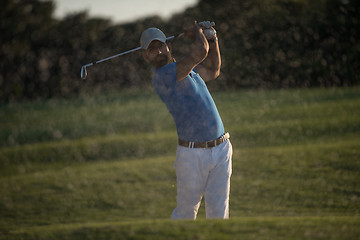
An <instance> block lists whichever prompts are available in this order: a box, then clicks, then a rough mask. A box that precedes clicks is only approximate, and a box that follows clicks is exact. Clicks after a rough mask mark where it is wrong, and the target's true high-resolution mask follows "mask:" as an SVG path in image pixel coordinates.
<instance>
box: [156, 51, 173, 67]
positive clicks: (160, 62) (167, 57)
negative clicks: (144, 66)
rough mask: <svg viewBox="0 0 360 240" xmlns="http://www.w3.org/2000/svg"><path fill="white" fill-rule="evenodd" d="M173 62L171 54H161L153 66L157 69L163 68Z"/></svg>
mask: <svg viewBox="0 0 360 240" xmlns="http://www.w3.org/2000/svg"><path fill="white" fill-rule="evenodd" d="M171 62H173V58H172V56H171V53H170V52H167V53H163V54H160V55H158V56H156V58H155V59H154V60H153V61H152V65H153V66H154V67H155V68H161V67H163V66H165V65H167V64H169V63H171Z"/></svg>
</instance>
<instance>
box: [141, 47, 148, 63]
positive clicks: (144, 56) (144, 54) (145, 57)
mask: <svg viewBox="0 0 360 240" xmlns="http://www.w3.org/2000/svg"><path fill="white" fill-rule="evenodd" d="M142 56H143V58H144V59H145V61H146V62H149V58H148V57H147V54H146V51H145V50H143V51H142Z"/></svg>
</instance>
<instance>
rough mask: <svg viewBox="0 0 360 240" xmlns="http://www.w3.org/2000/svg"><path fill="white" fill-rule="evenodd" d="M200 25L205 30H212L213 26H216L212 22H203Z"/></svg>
mask: <svg viewBox="0 0 360 240" xmlns="http://www.w3.org/2000/svg"><path fill="white" fill-rule="evenodd" d="M199 25H200V26H201V27H202V28H203V29H207V28H211V27H213V26H215V23H214V22H210V21H203V22H199Z"/></svg>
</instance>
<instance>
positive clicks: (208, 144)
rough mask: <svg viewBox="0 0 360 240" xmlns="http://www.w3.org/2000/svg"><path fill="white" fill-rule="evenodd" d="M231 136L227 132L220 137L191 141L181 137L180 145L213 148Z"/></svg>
mask: <svg viewBox="0 0 360 240" xmlns="http://www.w3.org/2000/svg"><path fill="white" fill-rule="evenodd" d="M229 138H230V134H229V133H228V132H227V133H225V134H224V135H222V136H221V137H219V138H218V139H215V140H211V141H206V142H191V141H185V140H181V139H179V141H178V143H179V145H180V146H183V147H188V148H212V147H216V146H218V145H220V144H222V143H223V142H225V141H226V140H228V139H229Z"/></svg>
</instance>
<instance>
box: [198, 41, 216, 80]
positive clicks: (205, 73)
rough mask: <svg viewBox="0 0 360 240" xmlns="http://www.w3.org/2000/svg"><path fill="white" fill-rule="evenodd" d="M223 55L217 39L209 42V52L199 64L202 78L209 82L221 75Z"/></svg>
mask: <svg viewBox="0 0 360 240" xmlns="http://www.w3.org/2000/svg"><path fill="white" fill-rule="evenodd" d="M220 67H221V57H220V49H219V44H218V42H217V41H214V42H209V52H208V55H207V58H206V59H205V60H204V61H203V62H202V63H201V64H200V65H199V66H197V72H198V73H199V74H200V76H201V78H202V79H203V80H204V81H205V82H207V81H210V80H213V79H215V78H217V77H218V76H219V75H220Z"/></svg>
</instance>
